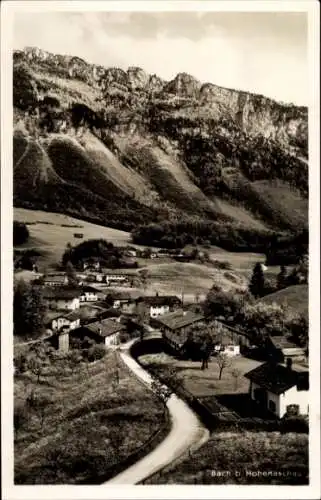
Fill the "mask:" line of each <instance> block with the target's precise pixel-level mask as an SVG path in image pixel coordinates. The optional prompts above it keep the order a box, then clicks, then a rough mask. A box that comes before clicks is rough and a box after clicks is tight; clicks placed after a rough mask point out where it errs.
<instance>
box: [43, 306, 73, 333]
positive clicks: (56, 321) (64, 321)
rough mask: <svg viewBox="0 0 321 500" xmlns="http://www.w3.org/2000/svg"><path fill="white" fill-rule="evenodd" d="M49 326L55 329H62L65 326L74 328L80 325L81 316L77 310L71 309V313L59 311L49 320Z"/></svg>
mask: <svg viewBox="0 0 321 500" xmlns="http://www.w3.org/2000/svg"><path fill="white" fill-rule="evenodd" d="M47 325H48V327H49V328H50V330H53V331H57V332H58V331H60V330H61V329H63V328H69V329H70V330H74V329H75V328H78V327H79V326H80V316H79V315H78V313H77V312H76V311H71V312H70V313H66V314H64V313H60V314H59V313H57V314H56V315H55V316H53V317H52V318H51V319H50V321H49V322H48V324H47Z"/></svg>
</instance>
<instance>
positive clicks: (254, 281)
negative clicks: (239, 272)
mask: <svg viewBox="0 0 321 500" xmlns="http://www.w3.org/2000/svg"><path fill="white" fill-rule="evenodd" d="M249 291H250V292H251V294H252V295H253V296H254V297H255V298H258V297H263V295H264V273H263V269H262V264H261V263H260V262H257V263H256V264H255V266H254V268H253V273H252V277H251V281H250V284H249Z"/></svg>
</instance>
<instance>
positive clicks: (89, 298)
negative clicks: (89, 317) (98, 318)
mask: <svg viewBox="0 0 321 500" xmlns="http://www.w3.org/2000/svg"><path fill="white" fill-rule="evenodd" d="M79 300H80V303H84V302H96V301H97V300H98V291H97V290H96V289H95V288H93V287H91V286H84V287H82V289H81V292H80V295H79Z"/></svg>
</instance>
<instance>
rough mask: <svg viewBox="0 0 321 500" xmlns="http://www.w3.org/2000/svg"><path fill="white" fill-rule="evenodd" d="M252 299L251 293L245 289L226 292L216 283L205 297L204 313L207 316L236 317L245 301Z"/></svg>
mask: <svg viewBox="0 0 321 500" xmlns="http://www.w3.org/2000/svg"><path fill="white" fill-rule="evenodd" d="M252 300H253V299H252V298H251V296H250V295H249V293H246V292H243V291H235V292H233V293H231V292H224V291H223V290H220V289H218V288H217V287H216V286H215V285H214V286H213V287H212V288H211V290H210V291H209V292H208V294H207V297H206V299H205V302H204V306H203V309H204V314H205V315H206V316H216V317H219V316H223V317H224V318H231V317H232V318H235V316H237V314H238V313H239V311H240V310H241V308H242V306H243V304H244V302H251V301H252Z"/></svg>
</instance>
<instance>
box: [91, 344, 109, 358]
mask: <svg viewBox="0 0 321 500" xmlns="http://www.w3.org/2000/svg"><path fill="white" fill-rule="evenodd" d="M105 354H106V348H105V346H104V345H101V344H96V345H93V346H91V347H90V348H89V349H88V354H87V357H88V361H90V362H92V361H97V360H98V359H102V358H103V357H104V356H105Z"/></svg>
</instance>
